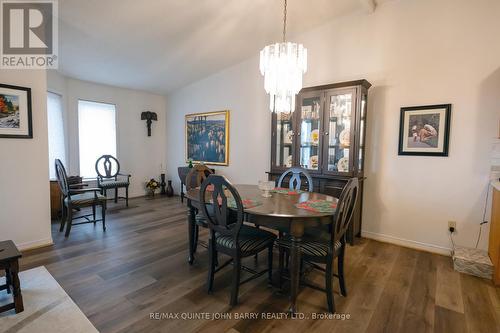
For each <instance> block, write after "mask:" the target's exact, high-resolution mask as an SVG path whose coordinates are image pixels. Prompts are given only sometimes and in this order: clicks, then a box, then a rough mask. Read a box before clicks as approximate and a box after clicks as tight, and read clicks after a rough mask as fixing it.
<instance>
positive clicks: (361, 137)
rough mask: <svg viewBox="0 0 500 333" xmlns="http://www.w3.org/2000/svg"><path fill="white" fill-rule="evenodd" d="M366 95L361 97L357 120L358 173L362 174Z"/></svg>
mask: <svg viewBox="0 0 500 333" xmlns="http://www.w3.org/2000/svg"><path fill="white" fill-rule="evenodd" d="M366 102H367V96H366V93H363V94H362V95H361V113H360V120H359V150H358V172H363V162H364V158H365V133H366V128H365V126H366V107H367V103H366Z"/></svg>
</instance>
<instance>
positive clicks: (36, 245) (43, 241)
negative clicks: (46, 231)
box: [16, 237, 54, 251]
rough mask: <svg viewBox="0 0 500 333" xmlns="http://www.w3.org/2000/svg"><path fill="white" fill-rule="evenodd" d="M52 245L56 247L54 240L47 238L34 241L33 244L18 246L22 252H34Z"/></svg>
mask: <svg viewBox="0 0 500 333" xmlns="http://www.w3.org/2000/svg"><path fill="white" fill-rule="evenodd" d="M51 245H54V241H53V240H52V237H49V238H45V239H39V240H36V241H32V242H26V243H19V244H16V246H17V248H18V249H19V250H20V251H29V250H34V249H38V248H41V247H46V246H51Z"/></svg>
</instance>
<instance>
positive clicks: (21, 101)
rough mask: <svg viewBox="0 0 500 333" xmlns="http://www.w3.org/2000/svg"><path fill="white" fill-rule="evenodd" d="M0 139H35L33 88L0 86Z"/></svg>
mask: <svg viewBox="0 0 500 333" xmlns="http://www.w3.org/2000/svg"><path fill="white" fill-rule="evenodd" d="M0 138H15V139H31V138H33V128H32V119H31V88H25V87H18V86H11V85H7V84H0Z"/></svg>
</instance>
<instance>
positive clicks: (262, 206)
mask: <svg viewBox="0 0 500 333" xmlns="http://www.w3.org/2000/svg"><path fill="white" fill-rule="evenodd" d="M234 186H235V187H236V189H237V190H238V193H239V194H240V197H241V198H242V200H245V199H252V200H255V201H258V203H259V204H257V205H255V206H253V207H251V206H250V207H248V208H244V213H245V214H246V221H248V222H251V223H254V224H255V225H258V226H264V227H266V228H270V229H275V230H278V231H282V232H285V233H286V234H288V235H290V237H291V240H292V242H291V247H290V264H289V266H290V309H289V310H290V311H291V312H292V313H295V312H297V294H298V291H299V279H300V262H301V253H300V242H301V240H302V237H303V235H304V231H305V230H306V229H308V228H318V227H321V226H324V225H328V224H331V223H332V215H333V214H334V212H332V211H330V212H325V213H322V212H317V211H312V210H308V209H303V208H297V207H296V204H297V203H301V202H305V201H308V200H327V201H332V202H335V203H336V202H337V198H334V197H332V196H328V195H325V194H320V193H314V192H299V193H296V194H293V192H291V193H272V195H271V197H263V196H262V193H263V192H262V191H261V190H259V188H258V186H257V185H234ZM186 198H187V199H188V208H189V209H188V226H189V228H188V229H189V230H188V233H189V258H188V260H189V263H190V264H192V263H193V261H194V254H195V251H196V244H195V242H196V241H195V228H196V221H195V215H196V213H197V210H199V208H200V206H199V204H200V199H199V198H200V189H199V188H193V189H190V190H189V191H187V193H186ZM200 213H201V211H200Z"/></svg>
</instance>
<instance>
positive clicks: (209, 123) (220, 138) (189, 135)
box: [185, 110, 229, 166]
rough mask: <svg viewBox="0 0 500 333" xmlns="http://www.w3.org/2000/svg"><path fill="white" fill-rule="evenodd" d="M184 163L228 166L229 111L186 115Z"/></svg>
mask: <svg viewBox="0 0 500 333" xmlns="http://www.w3.org/2000/svg"><path fill="white" fill-rule="evenodd" d="M185 131H186V133H185V135H186V138H185V140H186V162H188V161H192V162H193V163H204V164H212V165H226V166H227V165H229V111H228V110H225V111H216V112H207V113H193V114H188V115H186V121H185Z"/></svg>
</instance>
